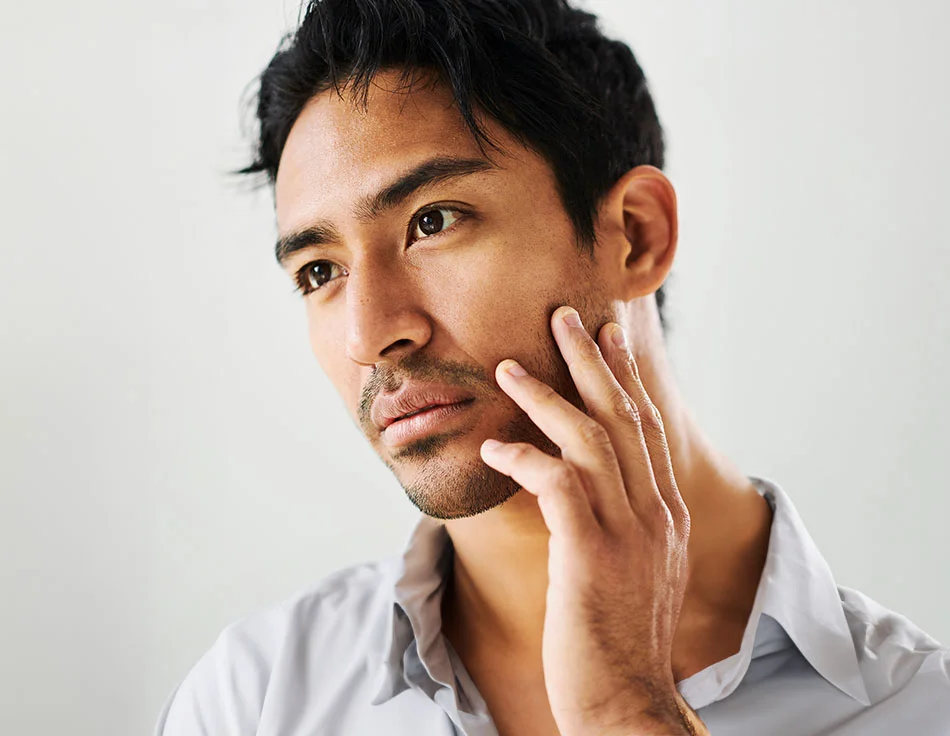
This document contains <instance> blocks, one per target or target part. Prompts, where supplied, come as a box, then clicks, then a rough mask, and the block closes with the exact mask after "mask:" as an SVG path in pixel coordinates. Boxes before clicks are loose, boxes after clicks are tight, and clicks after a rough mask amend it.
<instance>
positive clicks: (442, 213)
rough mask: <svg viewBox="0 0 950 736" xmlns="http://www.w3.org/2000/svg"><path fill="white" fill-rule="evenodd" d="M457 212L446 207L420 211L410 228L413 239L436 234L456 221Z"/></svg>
mask: <svg viewBox="0 0 950 736" xmlns="http://www.w3.org/2000/svg"><path fill="white" fill-rule="evenodd" d="M459 214H460V213H458V212H456V211H455V210H453V209H449V208H447V207H433V208H432V209H431V210H425V211H423V212H420V213H419V215H417V216H416V223H415V226H414V227H413V228H412V234H413V239H414V240H418V239H420V238H427V237H429V236H430V235H438V234H439V233H440V232H442V231H443V230H445V229H446V228H448V227H450V226H451V225H452V224H453V223H455V222H456V221H458V219H459V217H458V215H459Z"/></svg>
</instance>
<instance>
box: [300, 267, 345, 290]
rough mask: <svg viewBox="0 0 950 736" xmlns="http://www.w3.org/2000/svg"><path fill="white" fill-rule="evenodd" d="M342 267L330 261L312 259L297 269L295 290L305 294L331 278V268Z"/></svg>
mask: <svg viewBox="0 0 950 736" xmlns="http://www.w3.org/2000/svg"><path fill="white" fill-rule="evenodd" d="M334 268H336V269H339V270H340V271H343V269H342V268H341V267H340V266H339V265H337V264H336V263H333V262H331V261H314V262H313V263H308V264H307V265H306V266H304V267H303V268H301V269H300V270H299V271H297V291H299V292H300V293H301V294H303V295H304V296H306V295H307V294H310V293H311V292H314V291H316V290H317V289H320V288H323V287H324V286H325V285H326V284H327V283H329V282H330V281H332V280H333V277H332V273H333V269H334ZM344 273H345V271H344Z"/></svg>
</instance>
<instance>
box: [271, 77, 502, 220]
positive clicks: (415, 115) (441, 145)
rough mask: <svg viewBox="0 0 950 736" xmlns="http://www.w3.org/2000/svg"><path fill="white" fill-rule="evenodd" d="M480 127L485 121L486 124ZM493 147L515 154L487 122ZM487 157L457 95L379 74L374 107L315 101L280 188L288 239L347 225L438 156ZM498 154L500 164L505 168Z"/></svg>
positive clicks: (325, 96)
mask: <svg viewBox="0 0 950 736" xmlns="http://www.w3.org/2000/svg"><path fill="white" fill-rule="evenodd" d="M480 122H481V121H480ZM483 125H484V126H485V128H486V129H487V130H488V132H489V134H490V135H492V137H493V139H494V140H498V141H499V142H501V143H502V145H504V146H505V149H506V151H507V152H508V153H509V154H511V153H513V147H512V146H510V145H508V144H509V141H510V139H509V137H507V136H506V135H504V131H501V130H499V127H498V126H497V125H493V124H492V121H490V120H488V121H485V122H484V123H483ZM439 154H446V155H454V156H466V157H473V158H474V157H482V154H481V152H480V151H479V149H478V146H477V144H476V143H475V139H474V138H473V136H472V134H471V132H470V131H469V129H468V128H467V127H466V125H465V123H464V121H463V119H462V116H461V115H460V114H459V112H458V108H457V107H456V106H455V104H454V100H453V98H452V95H451V93H450V92H449V91H448V90H447V89H446V88H445V87H444V86H443V85H442V84H440V83H436V82H432V81H427V82H424V83H423V82H418V83H416V84H414V85H413V86H412V87H411V88H406V86H405V85H403V84H401V83H400V80H399V75H398V74H397V73H396V72H389V71H384V72H380V73H379V74H378V75H377V76H376V77H375V78H374V80H373V82H372V83H371V85H370V88H369V94H368V97H367V104H366V106H365V108H364V107H362V106H361V105H358V104H356V101H355V99H354V98H353V96H352V95H351V94H349V91H348V90H347V89H344V91H343V95H342V97H341V96H340V95H338V94H337V93H336V91H335V90H332V89H331V90H328V91H326V92H323V93H321V94H318V95H316V96H315V97H313V98H312V99H311V100H310V101H309V102H308V103H307V105H306V106H305V107H304V109H303V111H302V112H301V114H300V116H299V117H298V118H297V120H296V121H295V123H294V125H293V127H292V128H291V131H290V135H289V136H288V137H287V142H286V144H285V146H284V150H283V153H282V155H281V159H280V166H279V168H278V172H277V181H276V183H275V197H276V204H277V222H278V226H279V229H280V230H281V231H284V232H286V231H290V230H293V229H296V228H297V227H301V226H305V225H306V224H307V223H308V221H310V220H312V219H314V218H317V217H329V218H335V217H342V216H344V215H345V212H344V211H343V209H342V208H343V207H344V206H345V205H346V204H349V203H352V202H353V201H355V200H356V199H357V198H358V197H359V196H360V195H361V194H363V193H365V192H368V191H374V190H375V189H377V188H379V187H380V186H382V185H384V184H385V183H387V182H388V181H390V180H391V179H392V178H393V176H394V175H398V174H400V173H402V172H404V171H405V170H406V169H407V168H408V167H411V166H412V165H413V164H415V163H418V162H420V161H422V160H424V159H427V158H429V157H431V156H434V155H439ZM505 159H510V156H501V155H500V154H496V153H494V152H493V160H494V161H495V162H496V163H497V164H499V165H500V166H505Z"/></svg>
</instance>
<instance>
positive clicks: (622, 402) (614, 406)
mask: <svg viewBox="0 0 950 736" xmlns="http://www.w3.org/2000/svg"><path fill="white" fill-rule="evenodd" d="M610 407H611V411H612V412H613V414H614V416H616V417H617V418H619V419H627V420H630V419H632V420H634V421H639V420H640V412H639V411H638V410H637V405H636V404H634V403H633V401H632V400H631V399H630V397H629V396H627V392H626V391H624V390H622V389H615V390H613V391H611V392H610Z"/></svg>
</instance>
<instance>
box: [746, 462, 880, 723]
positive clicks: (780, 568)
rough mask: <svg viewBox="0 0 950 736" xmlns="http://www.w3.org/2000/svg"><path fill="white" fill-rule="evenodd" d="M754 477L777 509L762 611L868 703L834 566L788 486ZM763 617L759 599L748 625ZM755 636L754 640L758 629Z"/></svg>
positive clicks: (820, 668)
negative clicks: (803, 517) (811, 531)
mask: <svg viewBox="0 0 950 736" xmlns="http://www.w3.org/2000/svg"><path fill="white" fill-rule="evenodd" d="M751 480H752V483H753V484H754V485H755V487H756V489H757V490H758V491H759V493H761V494H762V495H763V496H764V497H765V499H766V500H767V501H768V502H769V505H770V506H771V507H772V511H773V514H772V531H771V535H770V537H769V550H768V556H767V557H766V561H765V567H764V568H763V570H762V577H761V579H760V581H759V590H758V593H757V595H756V598H757V599H758V598H759V597H760V596H761V608H760V611H759V613H760V614H763V613H764V614H767V615H769V616H771V617H772V618H774V619H775V620H776V621H778V623H779V624H781V625H782V628H784V629H785V631H786V633H787V634H788V636H789V638H790V639H791V640H792V642H793V643H794V644H795V646H796V647H797V648H798V650H799V651H800V652H801V653H802V655H803V656H804V657H805V659H807V660H808V663H809V664H810V665H811V666H812V667H813V668H814V669H815V670H816V671H817V672H818V673H819V674H820V675H821V676H822V677H824V678H825V679H826V680H827V681H828V682H830V683H831V684H832V685H834V686H835V687H837V688H838V689H839V690H841V691H842V692H844V693H845V694H847V695H849V696H851V697H852V698H854V699H855V700H857V701H858V702H860V703H861V704H862V705H865V706H867V705H869V704H870V700H869V699H868V694H867V689H866V686H865V682H864V677H863V676H862V674H861V668H860V665H859V663H858V655H857V652H856V651H855V646H854V640H853V639H852V637H851V630H850V628H849V627H848V622H847V619H846V618H845V615H844V608H843V607H842V605H841V596H840V594H839V592H838V586H837V584H836V583H835V579H834V576H833V575H832V573H831V568H830V567H829V566H828V563H827V562H826V561H825V558H824V557H823V556H822V555H821V553H820V552H819V551H818V547H817V545H816V544H815V542H814V540H813V539H812V538H811V535H810V534H809V533H808V530H807V529H806V528H805V524H804V522H802V519H801V517H800V516H799V515H798V511H797V510H796V509H795V506H794V505H793V504H792V501H791V499H790V498H789V497H788V495H787V494H786V493H785V491H783V490H782V488H781V487H780V486H778V485H777V484H776V483H773V482H772V481H769V480H764V479H760V478H751ZM756 603H757V604H758V603H760V601H759V600H757V601H756ZM758 623H759V616H757V615H756V605H753V614H752V616H750V618H749V624H748V627H749V628H751V629H752V630H753V631H754V629H755V627H757V626H758ZM752 638H753V640H754V635H753V637H752ZM743 645H745V641H743ZM750 647H751V644H750ZM742 653H743V652H742V650H741V649H740V654H742Z"/></svg>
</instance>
